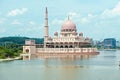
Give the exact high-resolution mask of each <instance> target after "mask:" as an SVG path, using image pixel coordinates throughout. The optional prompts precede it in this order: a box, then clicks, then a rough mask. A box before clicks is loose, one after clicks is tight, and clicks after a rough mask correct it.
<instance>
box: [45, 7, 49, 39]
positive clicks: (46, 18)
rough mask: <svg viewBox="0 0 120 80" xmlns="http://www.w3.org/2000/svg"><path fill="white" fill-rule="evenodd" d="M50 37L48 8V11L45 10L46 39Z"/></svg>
mask: <svg viewBox="0 0 120 80" xmlns="http://www.w3.org/2000/svg"><path fill="white" fill-rule="evenodd" d="M48 36H49V32H48V10H47V7H46V10H45V37H48Z"/></svg>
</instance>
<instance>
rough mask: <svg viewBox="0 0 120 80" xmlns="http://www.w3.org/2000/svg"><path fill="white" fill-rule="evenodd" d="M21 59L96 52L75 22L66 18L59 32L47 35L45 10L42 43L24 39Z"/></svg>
mask: <svg viewBox="0 0 120 80" xmlns="http://www.w3.org/2000/svg"><path fill="white" fill-rule="evenodd" d="M23 53H24V54H22V57H23V59H31V58H34V57H37V58H51V57H52V58H58V57H59V58H68V57H69V58H73V57H81V55H92V54H98V51H97V49H96V48H92V47H91V39H90V38H88V37H84V36H83V33H82V32H80V33H78V32H77V26H76V24H75V23H74V22H73V21H72V20H71V19H69V17H68V19H67V20H66V21H64V22H63V24H62V26H61V31H60V33H58V32H55V33H54V36H53V37H51V36H50V35H49V26H48V10H47V8H46V10H45V26H44V44H35V41H34V40H26V41H25V45H24V46H23Z"/></svg>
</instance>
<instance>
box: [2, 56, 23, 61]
mask: <svg viewBox="0 0 120 80" xmlns="http://www.w3.org/2000/svg"><path fill="white" fill-rule="evenodd" d="M19 59H21V57H15V58H6V59H0V62H5V61H13V60H19Z"/></svg>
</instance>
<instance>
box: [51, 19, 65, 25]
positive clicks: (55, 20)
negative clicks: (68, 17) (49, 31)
mask: <svg viewBox="0 0 120 80" xmlns="http://www.w3.org/2000/svg"><path fill="white" fill-rule="evenodd" d="M62 22H63V20H59V19H54V20H53V21H52V25H61V24H62Z"/></svg>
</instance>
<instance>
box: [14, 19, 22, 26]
mask: <svg viewBox="0 0 120 80" xmlns="http://www.w3.org/2000/svg"><path fill="white" fill-rule="evenodd" d="M12 24H14V25H20V24H22V23H21V22H20V21H18V20H14V21H13V22H12Z"/></svg>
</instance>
